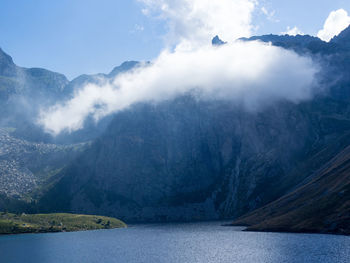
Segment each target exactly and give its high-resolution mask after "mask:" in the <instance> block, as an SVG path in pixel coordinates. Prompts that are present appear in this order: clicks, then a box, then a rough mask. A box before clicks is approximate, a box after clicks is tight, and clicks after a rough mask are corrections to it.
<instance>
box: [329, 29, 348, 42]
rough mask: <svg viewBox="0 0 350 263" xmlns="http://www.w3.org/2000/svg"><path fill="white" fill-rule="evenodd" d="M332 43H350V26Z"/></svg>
mask: <svg viewBox="0 0 350 263" xmlns="http://www.w3.org/2000/svg"><path fill="white" fill-rule="evenodd" d="M331 42H332V43H337V44H346V43H350V25H349V26H348V27H347V28H346V29H344V30H343V31H342V32H341V33H340V34H339V35H338V36H335V37H333V38H332V40H331Z"/></svg>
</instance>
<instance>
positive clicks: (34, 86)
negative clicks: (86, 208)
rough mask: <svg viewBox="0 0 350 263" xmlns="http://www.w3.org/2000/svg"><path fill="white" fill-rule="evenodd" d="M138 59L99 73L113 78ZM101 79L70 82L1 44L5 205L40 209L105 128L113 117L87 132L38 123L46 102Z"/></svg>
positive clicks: (0, 182)
mask: <svg viewBox="0 0 350 263" xmlns="http://www.w3.org/2000/svg"><path fill="white" fill-rule="evenodd" d="M136 64H137V63H136V62H126V63H124V64H122V65H121V66H120V67H116V68H115V69H114V70H113V71H112V72H111V73H110V74H108V75H107V74H98V75H97V76H102V77H104V78H109V79H112V78H113V77H115V76H116V75H117V74H119V73H121V72H124V71H126V70H129V69H131V68H132V67H134V66H136ZM95 79H96V76H89V75H84V76H80V77H78V78H77V79H75V80H73V81H68V79H67V78H66V77H65V76H64V75H62V74H59V73H55V72H52V71H49V70H46V69H41V68H23V67H19V66H17V65H16V64H15V63H14V62H13V60H12V58H11V56H9V55H8V54H6V53H5V52H4V51H3V50H1V49H0V106H1V111H0V210H6V209H12V210H13V211H14V212H21V211H31V212H33V211H35V208H34V207H33V206H31V202H33V201H34V200H35V199H36V197H37V196H38V195H40V194H41V191H44V190H45V188H46V186H47V185H50V184H53V183H54V182H55V181H56V180H58V179H59V177H56V176H57V174H58V172H59V171H60V170H62V169H63V168H64V167H65V166H66V165H68V164H69V163H70V162H72V161H73V160H74V159H75V158H76V156H77V155H78V154H79V153H80V152H81V151H82V150H83V149H84V147H86V145H88V143H89V141H90V140H93V139H94V138H96V137H98V136H99V135H100V134H101V133H102V132H103V131H104V130H105V128H106V126H107V125H108V123H109V122H110V118H105V119H104V120H102V121H101V122H99V123H98V124H97V125H96V124H95V122H93V121H91V123H88V125H86V127H85V128H84V129H83V130H82V131H79V132H76V133H74V134H70V135H61V136H58V137H52V136H51V135H50V134H48V133H46V132H45V131H43V130H42V128H41V127H39V126H37V125H36V118H37V115H38V112H39V110H40V109H41V108H42V107H48V106H50V105H53V104H55V103H58V102H61V101H63V100H65V99H67V98H69V97H70V96H72V93H73V92H74V90H76V89H78V88H81V87H82V86H83V84H87V83H93V81H95ZM26 202H29V205H28V203H26Z"/></svg>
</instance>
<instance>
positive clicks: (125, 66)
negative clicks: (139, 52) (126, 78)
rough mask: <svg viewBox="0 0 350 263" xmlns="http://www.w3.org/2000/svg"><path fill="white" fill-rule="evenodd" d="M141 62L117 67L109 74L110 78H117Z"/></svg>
mask: <svg viewBox="0 0 350 263" xmlns="http://www.w3.org/2000/svg"><path fill="white" fill-rule="evenodd" d="M139 63H140V62H137V61H125V62H124V63H123V64H121V65H120V66H117V67H115V68H114V69H113V70H112V71H111V72H110V73H109V74H108V77H115V76H116V75H118V74H119V73H120V72H125V71H128V70H130V69H132V68H134V67H136V66H137V65H138V64H139Z"/></svg>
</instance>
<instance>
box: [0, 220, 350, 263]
mask: <svg viewBox="0 0 350 263" xmlns="http://www.w3.org/2000/svg"><path fill="white" fill-rule="evenodd" d="M221 224H222V222H210V223H189V224H159V225H136V226H131V227H129V228H128V229H115V230H102V231H89V232H77V233H56V234H30V235H13V236H0V262H1V263H17V262H20V263H23V262H28V263H32V262H33V263H37V262H43V263H51V262H54V263H56V262H60V263H61V262H74V263H75V262H77V263H81V262H86V263H89V262H99V263H102V262H118V263H124V262H138V263H139V262H145V263H157V262H167V263H168V262H169V263H172V262H176V263H177V262H179V263H184V262H191V263H192V262H201V263H202V262H220V263H221V262H230V263H232V262H252V263H257V262H269V263H274V262H276V263H281V262H288V263H289V262H296V263H301V262H322V263H328V262H329V263H337V262H339V263H340V262H344V263H345V262H347V263H348V262H350V261H349V259H350V237H345V236H334V235H309V234H285V233H256V232H242V231H241V228H233V227H222V226H221Z"/></svg>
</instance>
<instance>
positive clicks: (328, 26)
mask: <svg viewBox="0 0 350 263" xmlns="http://www.w3.org/2000/svg"><path fill="white" fill-rule="evenodd" d="M349 25H350V16H349V15H348V12H346V11H345V10H344V9H338V10H336V11H332V12H331V13H330V14H329V16H328V18H327V20H326V22H325V24H324V26H323V29H322V30H320V31H319V32H318V34H317V36H318V37H319V38H320V39H322V40H324V41H327V42H329V41H330V40H331V39H332V38H333V37H335V36H337V35H339V34H340V33H341V32H342V31H343V30H344V29H345V28H347V27H348V26H349Z"/></svg>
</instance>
